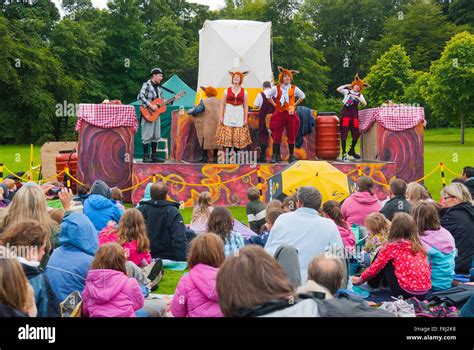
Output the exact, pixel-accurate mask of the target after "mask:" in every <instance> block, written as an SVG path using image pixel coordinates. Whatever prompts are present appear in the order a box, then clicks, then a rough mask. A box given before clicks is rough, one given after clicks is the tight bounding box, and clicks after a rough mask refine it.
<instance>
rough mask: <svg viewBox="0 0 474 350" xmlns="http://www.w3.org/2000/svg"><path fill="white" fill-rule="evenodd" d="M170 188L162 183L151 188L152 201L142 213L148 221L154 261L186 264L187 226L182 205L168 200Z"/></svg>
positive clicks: (147, 202) (141, 210)
mask: <svg viewBox="0 0 474 350" xmlns="http://www.w3.org/2000/svg"><path fill="white" fill-rule="evenodd" d="M167 194H168V188H167V187H166V185H165V184H163V183H161V182H158V183H155V184H153V185H152V186H151V187H150V196H151V199H150V200H148V201H141V202H140V205H139V207H138V210H139V211H140V212H141V213H142V215H143V218H144V219H145V223H146V227H147V232H148V238H149V239H150V246H151V255H152V257H153V258H161V259H169V260H177V261H185V260H186V252H187V249H188V239H187V237H186V227H185V225H184V221H183V217H182V216H181V213H180V211H179V204H178V203H176V202H172V201H169V200H167V199H166V197H167Z"/></svg>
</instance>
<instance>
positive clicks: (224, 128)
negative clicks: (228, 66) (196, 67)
mask: <svg viewBox="0 0 474 350" xmlns="http://www.w3.org/2000/svg"><path fill="white" fill-rule="evenodd" d="M229 74H230V76H231V83H232V85H231V86H230V87H229V88H227V89H226V90H224V97H223V98H222V100H221V106H220V116H219V117H220V119H219V125H218V126H217V131H216V143H217V145H218V146H221V147H224V148H234V149H236V150H240V149H242V148H245V147H246V146H248V145H250V144H251V143H252V139H251V138H250V131H249V127H248V93H247V91H246V90H245V89H244V88H243V87H242V83H243V82H244V77H245V76H246V75H247V74H249V72H229Z"/></svg>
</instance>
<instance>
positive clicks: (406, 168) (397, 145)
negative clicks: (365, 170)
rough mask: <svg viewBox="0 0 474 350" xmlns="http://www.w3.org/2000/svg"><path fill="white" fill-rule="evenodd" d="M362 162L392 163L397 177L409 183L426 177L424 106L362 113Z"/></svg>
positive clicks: (390, 108) (360, 118)
mask: <svg viewBox="0 0 474 350" xmlns="http://www.w3.org/2000/svg"><path fill="white" fill-rule="evenodd" d="M359 121H360V128H361V131H362V137H361V149H362V159H364V160H376V161H384V162H385V161H391V162H395V163H396V166H397V178H399V179H403V180H405V181H406V182H411V181H416V180H418V179H421V178H422V177H423V176H424V147H423V130H424V127H425V126H426V120H425V112H424V109H423V108H422V107H407V106H391V107H379V108H369V109H364V110H361V111H359Z"/></svg>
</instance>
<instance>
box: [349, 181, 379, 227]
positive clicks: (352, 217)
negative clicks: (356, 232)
mask: <svg viewBox="0 0 474 350" xmlns="http://www.w3.org/2000/svg"><path fill="white" fill-rule="evenodd" d="M357 189H358V191H357V192H356V193H353V194H351V195H350V196H349V197H348V198H346V199H345V200H344V203H342V206H341V210H342V216H343V218H344V220H345V221H346V222H347V224H348V225H349V226H352V225H353V224H356V225H359V226H363V225H364V221H365V218H366V217H367V216H368V215H369V214H372V213H375V212H379V211H380V209H382V206H381V204H380V202H379V200H378V199H377V196H376V195H375V194H374V181H373V180H372V179H371V178H370V177H368V176H360V177H359V178H358V179H357Z"/></svg>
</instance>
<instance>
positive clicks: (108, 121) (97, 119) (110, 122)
mask: <svg viewBox="0 0 474 350" xmlns="http://www.w3.org/2000/svg"><path fill="white" fill-rule="evenodd" d="M77 118H78V119H77V123H76V131H77V130H79V129H80V127H81V123H82V122H83V121H85V122H88V123H89V124H92V125H94V126H98V127H100V128H106V129H109V128H119V127H121V126H131V127H133V129H134V130H135V131H137V130H138V120H137V115H136V114H135V107H133V106H131V105H118V104H111V103H103V104H92V103H82V104H80V105H79V111H78V113H77Z"/></svg>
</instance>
